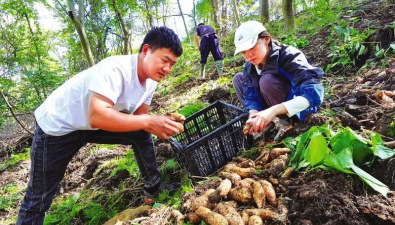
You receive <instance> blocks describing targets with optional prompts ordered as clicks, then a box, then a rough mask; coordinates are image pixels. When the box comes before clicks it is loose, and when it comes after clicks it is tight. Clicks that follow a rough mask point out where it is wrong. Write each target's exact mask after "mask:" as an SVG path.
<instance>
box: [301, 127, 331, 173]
mask: <svg viewBox="0 0 395 225" xmlns="http://www.w3.org/2000/svg"><path fill="white" fill-rule="evenodd" d="M328 152H329V149H328V144H327V143H326V140H325V138H324V136H322V134H321V132H319V131H316V132H314V133H312V135H311V141H310V143H309V145H308V147H307V148H306V151H305V155H304V158H305V159H306V160H307V161H308V162H310V163H311V165H313V166H315V165H317V164H318V163H321V162H322V161H323V160H324V158H325V156H326V154H327V153H328Z"/></svg>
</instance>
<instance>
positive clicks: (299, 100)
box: [282, 96, 310, 117]
mask: <svg viewBox="0 0 395 225" xmlns="http://www.w3.org/2000/svg"><path fill="white" fill-rule="evenodd" d="M282 104H283V106H284V107H285V108H286V109H287V111H288V112H287V116H289V117H291V116H293V115H295V114H296V113H299V112H301V111H303V110H305V109H307V108H309V107H310V103H309V101H308V100H307V99H306V98H305V97H302V96H297V97H295V98H294V99H291V100H289V101H286V102H283V103H282Z"/></svg>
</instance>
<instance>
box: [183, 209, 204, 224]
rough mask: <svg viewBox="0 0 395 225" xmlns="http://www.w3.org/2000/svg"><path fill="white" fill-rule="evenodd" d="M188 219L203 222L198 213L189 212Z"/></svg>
mask: <svg viewBox="0 0 395 225" xmlns="http://www.w3.org/2000/svg"><path fill="white" fill-rule="evenodd" d="M187 218H188V221H189V222H190V223H192V224H201V223H202V219H201V218H200V217H199V216H198V215H196V213H194V212H193V213H188V215H187Z"/></svg>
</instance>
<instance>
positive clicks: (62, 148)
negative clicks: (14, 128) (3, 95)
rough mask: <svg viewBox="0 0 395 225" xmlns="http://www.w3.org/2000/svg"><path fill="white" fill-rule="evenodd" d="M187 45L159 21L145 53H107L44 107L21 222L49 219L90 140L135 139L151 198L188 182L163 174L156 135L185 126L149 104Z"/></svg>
mask: <svg viewBox="0 0 395 225" xmlns="http://www.w3.org/2000/svg"><path fill="white" fill-rule="evenodd" d="M182 51H183V50H182V47H181V43H180V40H179V38H178V37H177V35H176V34H175V33H174V32H173V31H172V30H171V29H169V28H166V27H159V28H157V27H155V28H153V29H152V30H151V31H149V32H148V34H147V35H146V36H145V38H144V41H143V44H142V45H141V47H140V51H139V52H140V53H139V54H138V55H121V56H112V57H109V58H107V59H104V60H103V61H101V62H99V63H98V64H97V65H95V66H93V67H91V68H89V69H87V70H85V71H82V72H80V73H78V74H77V75H75V76H74V77H72V78H71V79H70V80H68V81H66V82H65V83H64V84H63V85H61V86H60V87H59V88H58V89H56V90H55V91H54V92H53V93H52V94H51V95H50V96H49V97H48V98H47V99H46V100H45V101H44V103H43V104H42V105H40V106H39V107H38V108H37V110H36V111H35V113H34V115H35V118H36V121H37V125H36V130H35V133H34V138H33V143H32V149H31V169H30V179H29V182H28V188H27V191H26V195H25V197H24V199H23V202H22V204H21V208H20V211H19V215H18V221H17V224H43V221H44V217H45V212H46V211H47V210H48V209H49V207H50V206H51V203H52V200H53V197H54V195H55V193H56V190H57V187H58V185H59V183H60V182H61V181H62V179H63V177H64V174H65V171H66V168H67V165H68V163H69V162H70V160H71V159H72V157H73V156H74V155H75V154H76V152H77V151H78V150H79V149H80V148H81V147H82V146H84V145H85V144H86V143H88V142H90V143H107V144H125V145H133V149H134V153H135V157H136V161H137V163H138V166H139V169H140V172H141V174H142V177H143V180H144V193H145V195H146V197H148V198H146V199H147V200H148V199H149V198H152V197H155V196H156V195H157V194H158V193H159V192H160V191H161V190H162V189H164V188H166V189H170V190H171V189H176V188H178V187H179V186H180V184H178V183H176V184H165V183H163V182H162V181H161V179H160V177H159V175H160V174H159V169H158V165H157V162H156V157H155V152H154V146H153V142H152V136H151V134H154V135H156V136H158V137H159V138H161V139H164V140H168V139H169V137H170V136H172V135H175V134H177V133H179V132H180V131H181V130H183V125H182V124H181V123H178V122H176V121H174V119H172V118H170V117H166V116H157V115H148V111H149V105H150V103H151V100H152V96H153V94H154V91H155V88H156V86H157V82H159V81H161V80H162V79H163V78H164V77H165V76H166V75H168V74H169V72H170V70H171V69H172V66H173V65H174V64H175V63H176V61H177V58H178V57H179V56H180V55H181V54H182Z"/></svg>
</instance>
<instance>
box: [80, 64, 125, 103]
mask: <svg viewBox="0 0 395 225" xmlns="http://www.w3.org/2000/svg"><path fill="white" fill-rule="evenodd" d="M117 64H118V63H117V62H116V61H114V60H106V61H104V62H101V63H99V64H97V65H96V66H94V68H92V69H93V70H92V71H91V73H93V75H92V80H90V81H89V85H88V90H90V91H93V92H96V93H98V94H101V95H103V96H105V97H107V98H108V99H110V100H111V101H112V102H113V103H114V104H116V103H117V100H118V98H119V96H121V93H122V92H123V89H124V87H125V85H126V84H125V79H124V74H125V72H124V71H123V70H122V67H120V66H119V65H117Z"/></svg>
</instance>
